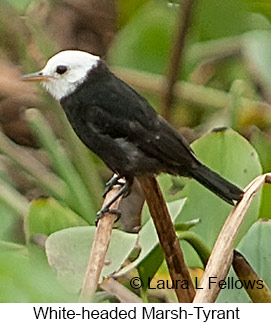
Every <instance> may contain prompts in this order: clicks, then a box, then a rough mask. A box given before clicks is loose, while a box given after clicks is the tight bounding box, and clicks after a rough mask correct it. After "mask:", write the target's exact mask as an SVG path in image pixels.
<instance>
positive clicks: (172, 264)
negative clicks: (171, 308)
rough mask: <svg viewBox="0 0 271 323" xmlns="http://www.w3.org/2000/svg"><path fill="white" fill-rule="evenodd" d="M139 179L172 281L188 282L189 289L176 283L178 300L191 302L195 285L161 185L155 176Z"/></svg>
mask: <svg viewBox="0 0 271 323" xmlns="http://www.w3.org/2000/svg"><path fill="white" fill-rule="evenodd" d="M138 180H139V182H140V185H141V188H142V190H143V192H144V195H145V198H146V201H147V203H148V207H149V210H150V213H151V216H152V219H153V222H154V225H155V227H156V231H157V234H158V238H159V241H160V244H161V247H162V249H163V251H164V254H165V259H166V262H167V265H168V270H169V273H170V276H171V279H172V282H173V283H176V282H177V281H186V282H187V284H188V289H182V288H180V287H178V284H177V285H175V287H176V288H175V293H176V295H177V298H178V301H179V302H180V303H191V302H192V300H193V298H194V295H195V291H194V286H193V283H192V280H191V278H190V274H189V271H188V269H187V267H186V264H185V262H184V257H183V253H182V250H181V248H180V242H179V239H178V237H177V235H176V232H175V229H174V226H173V223H172V220H171V217H170V215H169V213H168V209H167V206H166V203H165V201H164V198H163V195H162V192H161V190H160V187H159V185H158V183H157V181H156V179H155V177H154V176H149V177H140V178H138Z"/></svg>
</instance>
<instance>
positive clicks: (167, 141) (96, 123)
mask: <svg viewBox="0 0 271 323" xmlns="http://www.w3.org/2000/svg"><path fill="white" fill-rule="evenodd" d="M22 80H23V81H40V82H41V84H42V86H43V87H44V88H45V90H47V91H48V92H49V93H50V94H51V95H52V96H53V97H54V98H55V99H56V100H57V101H59V103H60V105H61V106H62V108H63V110H64V112H65V114H66V117H67V119H68V121H69V122H70V124H71V126H72V128H73V129H74V131H75V133H76V134H77V136H78V137H79V138H80V140H81V141H82V142H83V143H84V144H85V145H86V146H87V147H88V148H89V149H90V150H92V151H93V152H94V153H95V154H96V155H97V156H99V157H100V158H101V159H102V160H103V162H104V163H105V164H106V165H107V166H108V167H109V168H110V169H111V170H112V171H113V172H114V173H115V174H116V176H114V177H113V178H112V180H110V181H109V182H108V183H107V186H106V190H105V194H106V193H107V192H108V191H109V190H110V189H111V188H112V187H113V186H114V185H115V184H118V183H120V179H121V178H124V179H125V184H122V188H121V189H120V190H119V192H118V193H117V195H116V196H115V197H114V198H112V200H111V201H109V202H108V203H107V204H106V205H105V206H104V207H103V208H102V209H101V210H100V212H98V214H97V216H98V218H100V217H102V216H103V215H104V213H105V212H108V211H109V210H110V212H111V211H112V212H113V210H111V209H110V207H111V205H112V204H113V202H114V201H115V200H116V199H118V198H119V197H120V196H125V195H127V194H129V190H130V187H131V185H132V183H133V180H134V178H136V177H140V176H148V175H158V174H160V173H168V174H171V175H177V176H185V177H190V178H194V179H195V180H196V181H198V182H199V183H200V184H202V185H203V186H205V187H206V188H207V189H209V190H210V191H212V192H213V193H215V194H216V195H217V196H219V197H220V198H221V199H223V200H224V201H226V202H227V203H229V204H231V205H234V204H235V203H234V201H239V200H240V199H241V198H242V196H243V190H242V189H240V188H239V187H237V186H236V185H234V184H232V183H230V182H229V181H227V180H226V179H224V178H223V177H222V176H220V175H219V174H218V173H216V172H214V171H213V170H211V169H210V168H208V167H207V166H205V165H204V164H202V163H201V162H200V160H199V159H198V158H197V157H196V155H195V153H194V152H193V150H192V149H191V147H190V146H189V144H188V143H187V141H186V140H185V138H184V137H183V136H181V135H180V134H179V133H178V132H177V131H176V130H175V129H174V128H173V127H172V126H171V125H170V124H169V123H168V122H167V121H166V120H165V119H164V118H163V117H162V116H160V115H159V114H158V113H157V112H156V111H155V110H154V108H153V107H152V106H151V105H150V104H149V103H148V101H147V100H146V99H145V98H144V97H143V96H142V95H141V94H139V93H138V92H137V91H135V90H134V89H133V88H132V87H130V86H129V85H128V84H127V83H125V82H124V81H122V80H121V79H120V78H118V77H117V76H116V75H115V74H114V73H113V72H111V71H110V69H109V67H108V65H107V64H106V62H105V61H104V60H103V59H102V58H100V57H99V56H96V55H93V54H91V53H88V52H84V51H81V50H64V51H60V52H58V53H57V54H55V55H54V56H52V57H51V58H50V59H49V60H48V61H47V64H46V65H45V67H44V68H43V69H42V70H40V71H38V72H36V73H32V74H27V75H24V76H22ZM115 211H116V214H118V211H117V210H115Z"/></svg>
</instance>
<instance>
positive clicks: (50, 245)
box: [46, 227, 137, 292]
mask: <svg viewBox="0 0 271 323" xmlns="http://www.w3.org/2000/svg"><path fill="white" fill-rule="evenodd" d="M95 230H96V228H95V227H76V228H69V229H64V230H61V231H58V232H55V233H53V234H52V235H50V236H49V237H48V239H47V241H46V254H47V257H48V261H49V263H50V265H51V266H52V267H53V268H54V269H55V270H56V272H57V275H58V278H59V280H60V282H61V283H62V284H63V285H64V286H65V287H66V288H67V289H68V290H70V291H72V292H78V291H79V290H80V288H81V286H82V282H83V278H84V275H85V271H86V268H87V263H88V259H89V255H90V248H91V245H92V242H93V238H94V234H95ZM136 240H137V235H136V234H131V233H126V232H122V231H119V230H113V232H112V236H111V241H110V246H109V248H108V251H107V254H106V263H108V264H106V265H105V266H104V268H103V270H102V273H101V278H103V277H106V276H108V275H109V274H112V273H113V272H115V271H117V270H119V269H120V267H121V265H122V264H123V263H124V261H125V260H126V259H127V257H128V256H129V254H130V253H131V251H132V249H133V248H134V246H135V243H136Z"/></svg>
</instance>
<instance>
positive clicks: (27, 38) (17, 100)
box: [0, 0, 271, 301]
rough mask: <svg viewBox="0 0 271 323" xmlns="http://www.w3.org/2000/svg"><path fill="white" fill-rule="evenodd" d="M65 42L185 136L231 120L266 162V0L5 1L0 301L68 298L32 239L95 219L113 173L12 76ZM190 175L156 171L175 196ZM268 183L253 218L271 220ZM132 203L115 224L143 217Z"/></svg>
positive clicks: (270, 161)
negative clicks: (99, 61)
mask: <svg viewBox="0 0 271 323" xmlns="http://www.w3.org/2000/svg"><path fill="white" fill-rule="evenodd" d="M63 49H81V50H85V51H88V52H91V53H93V54H96V55H99V56H101V57H103V59H104V60H106V61H107V63H108V65H109V66H110V67H111V69H112V70H113V71H114V72H115V73H116V74H117V75H118V76H119V77H120V78H122V79H123V80H125V81H126V82H127V83H129V84H130V85H131V86H133V87H134V88H136V89H137V90H138V91H139V92H140V93H141V94H143V95H144V96H145V97H146V98H147V99H148V100H149V102H150V103H151V104H152V106H153V107H154V109H155V110H156V111H158V112H159V113H160V114H162V115H163V116H164V117H165V118H166V119H167V120H168V121H169V122H170V123H171V124H172V125H173V126H174V127H175V128H176V129H177V130H178V131H179V132H180V133H182V134H183V135H184V136H185V137H186V138H187V140H188V141H189V142H190V143H191V142H193V141H194V140H195V139H198V138H200V137H202V135H203V134H205V133H207V132H209V131H211V130H212V129H213V128H217V127H228V128H232V129H233V130H235V131H236V132H238V133H239V134H241V135H242V136H243V137H244V138H246V139H247V140H248V141H249V143H250V144H251V145H252V147H253V148H254V149H255V150H256V151H257V153H258V155H259V160H260V162H259V165H260V166H259V167H258V168H257V171H255V176H256V175H257V174H259V173H260V172H261V171H263V172H267V171H270V170H271V153H270V151H271V130H270V129H271V3H270V1H269V0H262V1H256V0H227V1H223V0H197V1H196V0H195V1H189V0H183V1H182V0H176V1H166V0H20V1H17V0H2V1H1V3H0V70H1V74H0V126H1V132H0V223H1V225H0V250H1V251H2V252H1V254H0V280H1V281H2V280H3V284H0V301H48V300H49V301H59V300H61V301H66V300H67V301H70V300H72V301H73V300H74V299H75V298H74V297H75V296H74V294H68V295H67V293H66V290H63V289H62V287H61V286H59V287H56V286H58V285H56V283H55V279H56V277H55V276H54V274H53V273H52V272H51V271H50V268H49V267H48V268H47V267H46V265H44V266H45V267H46V269H44V270H42V272H43V274H40V273H41V270H40V267H39V266H41V263H43V262H44V263H46V258H45V257H44V254H43V253H42V252H40V250H39V251H37V250H38V249H37V248H36V247H37V246H39V247H41V249H42V248H43V247H44V243H45V240H46V237H47V236H49V235H50V234H51V233H53V232H55V231H57V230H60V229H64V228H67V227H72V226H79V225H82V226H84V225H89V224H90V225H93V223H94V219H95V214H96V212H97V210H98V209H99V208H100V206H101V203H102V197H101V194H102V192H103V189H104V183H105V182H106V180H108V179H109V178H110V176H111V175H112V174H111V172H110V171H109V170H108V169H107V168H106V167H105V166H104V165H103V163H102V162H101V161H100V160H99V159H98V158H97V157H96V156H95V155H93V154H92V153H91V152H90V151H89V150H87V149H86V148H85V147H84V146H83V145H82V144H81V143H80V141H79V140H78V138H77V137H76V136H75V135H74V133H73V131H72V129H71V128H70V126H69V124H68V123H67V121H66V118H65V116H64V113H63V111H62V110H61V108H60V106H59V104H58V103H56V102H55V101H54V100H53V99H52V98H51V97H50V96H49V95H48V94H46V93H45V91H44V90H43V89H41V88H40V87H39V86H36V85H32V84H25V83H23V82H21V81H20V80H19V78H20V76H21V75H22V74H26V73H30V72H34V71H37V70H39V69H41V68H42V67H43V66H44V65H45V63H46V62H47V60H48V58H49V57H51V56H52V55H54V54H55V53H56V52H58V51H60V50H63ZM253 151H254V150H253ZM235 152H237V154H236V153H234V154H233V155H235V158H236V157H237V158H238V150H236V151H235ZM253 174H254V173H253ZM251 179H252V178H251ZM233 180H234V178H233ZM169 182H170V184H169ZM236 182H238V180H236ZM248 182H249V181H248V180H247V181H243V182H242V181H241V182H240V185H241V184H242V186H244V185H245V184H247V183H248ZM185 183H186V182H185V181H184V182H182V180H180V181H178V183H176V182H174V180H173V184H172V179H168V177H164V178H162V179H161V185H162V188H163V189H164V191H165V194H166V198H167V200H168V201H171V200H172V199H174V198H172V196H170V194H168V191H167V190H168V188H169V186H170V187H171V186H172V185H173V189H176V187H177V190H178V188H179V189H180V188H181V187H182V186H183V185H184V184H185ZM171 188H172V187H171ZM270 193H271V191H270V189H269V188H268V187H266V188H265V189H264V192H263V197H262V200H261V201H262V202H261V204H260V202H259V205H258V209H260V211H259V212H260V216H259V217H262V218H270V211H269V210H270V209H269V203H270V202H268V201H267V200H268V199H267V198H266V199H264V196H267V197H268V194H270ZM135 195H136V196H137V197H138V196H140V192H139V193H138V192H136V193H135ZM47 197H52V199H46V198H47ZM138 198H139V200H140V197H138ZM269 199H270V198H269ZM33 201H34V202H33ZM141 202H142V201H141V200H140V202H138V203H139V204H140V203H141ZM141 206H142V205H141V204H140V206H139V207H138V209H141ZM133 208H134V207H133ZM258 209H257V210H258ZM227 211H228V209H227ZM129 212H132V211H129ZM139 212H140V211H138V210H137V212H136V213H137V214H133V215H131V220H130V223H126V222H125V221H124V222H123V223H122V224H121V225H122V228H123V229H124V231H129V232H131V231H133V229H134V228H135V227H137V226H139V225H140V218H139V214H138V213H139ZM257 216H258V213H257V215H256V217H257ZM41 219H42V220H41ZM128 222H129V221H128ZM41 223H42V224H41ZM212 243H213V241H212ZM33 248H34V249H35V248H36V250H35V251H34V255H35V257H33V258H34V263H35V264H34V265H33V264H31V265H30V264H29V258H31V257H30V256H29V254H31V252H30V251H29V250H30V249H31V250H32V249H33ZM17 257H19V258H17ZM39 257H40V258H39ZM7 259H8V260H7ZM18 259H19V261H18ZM35 259H40V260H38V261H37V260H35ZM18 263H19V264H21V265H18ZM14 264H15V265H14ZM20 266H22V267H21V269H22V270H23V271H24V272H25V275H24V276H20V275H22V273H21V269H20ZM45 267H43V268H45ZM10 272H13V274H12V275H13V276H12V275H11V274H10ZM29 276H32V281H30V280H29V281H28V279H30V278H29ZM36 276H37V277H36ZM14 277H17V278H16V279H18V280H16V282H18V281H22V280H23V281H24V283H22V284H21V285H20V284H19V285H18V284H17V283H15V282H14ZM26 277H28V278H27V279H26ZM48 277H49V278H48ZM45 281H46V284H48V281H50V284H49V285H48V290H46V289H44V285H46V284H44V285H43V283H44V282H45ZM37 282H39V283H38V284H40V286H43V287H42V288H41V289H38V288H37V289H35V288H34V287H33V286H34V285H37ZM50 286H51V287H52V288H54V289H57V292H55V293H54V295H51V292H50V290H49V289H50ZM29 290H31V292H29ZM15 291H17V293H16V292H15ZM15 294H16V295H17V296H15Z"/></svg>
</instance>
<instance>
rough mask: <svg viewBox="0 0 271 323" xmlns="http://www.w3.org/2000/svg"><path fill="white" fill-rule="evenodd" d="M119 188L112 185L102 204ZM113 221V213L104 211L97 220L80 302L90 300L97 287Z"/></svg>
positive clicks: (117, 202) (116, 207)
mask: <svg viewBox="0 0 271 323" xmlns="http://www.w3.org/2000/svg"><path fill="white" fill-rule="evenodd" d="M119 189H120V187H119V186H114V188H113V189H112V190H111V191H109V192H108V193H107V195H106V198H105V200H104V205H105V204H106V203H107V202H108V201H110V200H111V199H112V198H113V196H115V195H116V194H117V192H118V191H119ZM120 200H121V198H119V199H118V200H117V201H116V202H115V203H113V204H112V206H111V207H112V209H118V206H119V202H120ZM114 221H115V214H111V213H106V214H105V215H104V216H103V217H102V218H101V219H100V220H99V222H98V226H97V230H96V232H95V237H94V241H93V244H92V248H91V252H90V257H89V261H88V265H87V270H86V273H85V277H84V281H83V286H82V290H81V295H80V298H79V301H80V302H84V303H86V302H90V301H91V299H92V296H93V295H94V293H95V291H96V289H97V286H98V283H99V278H100V275H101V271H102V269H103V265H104V261H105V255H106V252H107V249H108V246H109V243H110V238H111V233H112V228H113V225H114Z"/></svg>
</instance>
